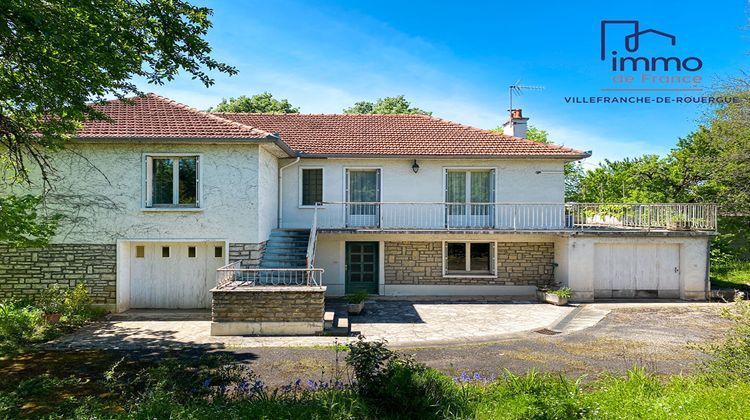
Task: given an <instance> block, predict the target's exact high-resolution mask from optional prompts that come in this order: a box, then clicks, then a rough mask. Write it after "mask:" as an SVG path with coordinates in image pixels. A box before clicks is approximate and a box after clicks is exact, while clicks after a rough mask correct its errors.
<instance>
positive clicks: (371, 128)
mask: <svg viewBox="0 0 750 420" xmlns="http://www.w3.org/2000/svg"><path fill="white" fill-rule="evenodd" d="M214 115H217V116H221V117H222V118H226V119H230V120H232V121H236V122H238V123H242V124H245V125H247V126H251V127H257V128H259V129H262V130H265V131H270V132H272V133H279V134H280V135H281V140H282V141H283V142H284V143H286V144H287V145H289V147H290V148H291V149H293V150H297V151H300V152H301V153H302V155H303V156H304V155H326V156H327V155H355V156H362V155H369V156H381V155H396V156H446V157H447V156H474V157H478V156H524V157H553V158H556V157H559V158H563V159H566V158H569V159H579V158H582V157H586V156H588V155H587V154H586V153H584V152H582V151H579V150H574V149H571V148H568V147H563V146H557V145H552V144H543V143H538V142H535V141H532V140H527V139H522V138H519V137H512V136H506V135H503V134H499V133H495V132H492V131H489V130H481V129H478V128H474V127H469V126H466V125H462V124H458V123H455V122H452V121H447V120H442V119H439V118H435V117H430V116H426V115H400V114H399V115H376V114H363V115H346V114H333V115H319V114H249V113H214Z"/></svg>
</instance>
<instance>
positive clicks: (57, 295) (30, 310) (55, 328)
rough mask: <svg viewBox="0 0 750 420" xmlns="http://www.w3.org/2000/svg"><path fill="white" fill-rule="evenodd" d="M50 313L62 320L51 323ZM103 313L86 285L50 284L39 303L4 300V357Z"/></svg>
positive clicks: (0, 305)
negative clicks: (94, 305)
mask: <svg viewBox="0 0 750 420" xmlns="http://www.w3.org/2000/svg"><path fill="white" fill-rule="evenodd" d="M47 313H59V314H61V315H62V317H61V318H60V322H59V323H56V324H49V323H48V322H47V321H45V319H44V314H47ZM102 314H103V311H101V310H97V309H96V308H94V307H93V306H92V301H91V297H90V296H89V294H88V291H87V290H86V288H85V287H84V286H83V284H78V285H77V286H75V287H74V288H70V289H69V288H61V287H59V286H57V285H53V286H50V287H48V288H47V289H45V290H44V291H43V292H42V293H41V295H40V296H39V298H38V299H37V300H36V301H35V302H31V301H28V300H21V299H10V300H6V301H4V302H0V356H1V355H5V354H11V353H18V352H21V351H23V350H24V347H25V346H26V345H28V344H31V343H35V342H40V341H46V340H50V339H52V338H54V337H56V336H59V335H61V334H63V333H65V332H68V331H70V330H71V329H73V328H76V327H79V326H81V325H83V324H84V323H86V322H88V321H90V320H92V319H95V318H97V317H99V316H101V315H102Z"/></svg>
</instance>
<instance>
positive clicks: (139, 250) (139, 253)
mask: <svg viewBox="0 0 750 420" xmlns="http://www.w3.org/2000/svg"><path fill="white" fill-rule="evenodd" d="M135 257H136V258H145V257H146V247H144V246H143V245H136V247H135Z"/></svg>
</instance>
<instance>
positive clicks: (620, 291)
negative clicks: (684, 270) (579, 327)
mask: <svg viewBox="0 0 750 420" xmlns="http://www.w3.org/2000/svg"><path fill="white" fill-rule="evenodd" d="M594 258H595V261H594V298H628V297H666V298H677V297H679V295H680V272H679V267H680V247H679V245H677V244H650V243H643V244H596V248H595V249H594Z"/></svg>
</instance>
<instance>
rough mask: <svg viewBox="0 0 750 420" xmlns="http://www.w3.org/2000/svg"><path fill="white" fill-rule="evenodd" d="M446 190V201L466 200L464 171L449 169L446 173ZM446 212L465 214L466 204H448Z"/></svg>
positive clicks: (461, 201)
mask: <svg viewBox="0 0 750 420" xmlns="http://www.w3.org/2000/svg"><path fill="white" fill-rule="evenodd" d="M445 183H446V192H445V201H446V202H448V203H465V202H466V172H455V171H450V172H448V174H447V175H446V179H445ZM448 214H450V215H451V216H459V215H463V214H466V206H463V205H455V204H450V205H448Z"/></svg>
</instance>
